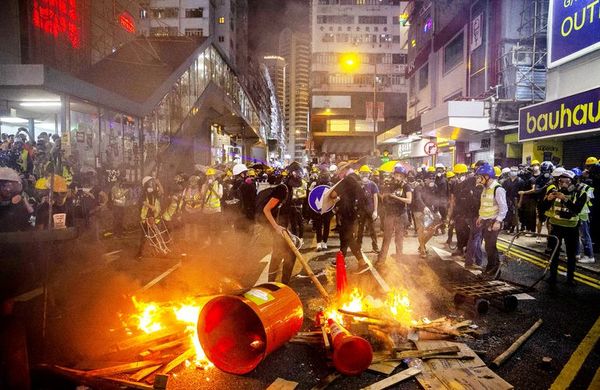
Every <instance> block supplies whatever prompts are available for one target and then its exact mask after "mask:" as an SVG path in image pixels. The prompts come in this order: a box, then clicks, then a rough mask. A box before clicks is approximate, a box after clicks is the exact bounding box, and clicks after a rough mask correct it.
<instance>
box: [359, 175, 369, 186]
mask: <svg viewBox="0 0 600 390" xmlns="http://www.w3.org/2000/svg"><path fill="white" fill-rule="evenodd" d="M360 181H362V182H363V184H367V183H368V182H369V176H362V177H361V178H360Z"/></svg>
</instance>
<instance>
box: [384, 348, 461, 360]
mask: <svg viewBox="0 0 600 390" xmlns="http://www.w3.org/2000/svg"><path fill="white" fill-rule="evenodd" d="M459 351H460V348H458V346H456V345H449V346H444V347H439V348H433V349H419V350H413V351H402V352H400V353H398V354H397V355H396V358H397V359H406V358H423V357H427V356H435V355H440V354H445V353H458V352H459Z"/></svg>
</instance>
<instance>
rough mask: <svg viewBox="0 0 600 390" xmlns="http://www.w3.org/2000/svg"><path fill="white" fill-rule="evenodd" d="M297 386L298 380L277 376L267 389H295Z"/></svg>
mask: <svg viewBox="0 0 600 390" xmlns="http://www.w3.org/2000/svg"><path fill="white" fill-rule="evenodd" d="M296 386H298V383H297V382H292V381H287V380H285V379H281V378H277V379H276V380H275V382H273V383H271V385H270V386H269V387H267V389H266V390H294V389H295V388H296Z"/></svg>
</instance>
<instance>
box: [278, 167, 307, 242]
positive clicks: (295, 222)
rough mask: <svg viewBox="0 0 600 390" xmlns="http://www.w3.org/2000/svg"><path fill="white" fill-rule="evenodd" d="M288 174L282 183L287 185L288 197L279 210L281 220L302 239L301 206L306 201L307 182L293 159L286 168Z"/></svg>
mask: <svg viewBox="0 0 600 390" xmlns="http://www.w3.org/2000/svg"><path fill="white" fill-rule="evenodd" d="M286 171H287V172H288V175H287V176H286V177H285V179H284V184H285V185H286V186H287V187H288V195H289V199H286V201H285V202H284V205H283V206H282V210H281V211H280V214H281V216H280V218H281V222H282V224H283V225H284V226H286V227H287V226H289V227H290V232H291V233H292V234H293V235H294V236H297V237H299V238H300V239H302V237H303V235H304V219H303V215H302V207H303V205H304V202H305V201H306V192H307V189H308V183H307V182H306V180H304V171H303V170H302V166H301V165H300V164H299V163H298V162H296V161H294V162H292V163H291V164H290V165H289V166H288V167H287V168H286Z"/></svg>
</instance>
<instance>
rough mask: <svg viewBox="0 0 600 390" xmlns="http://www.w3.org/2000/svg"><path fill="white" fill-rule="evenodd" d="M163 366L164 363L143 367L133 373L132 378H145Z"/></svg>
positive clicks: (137, 380) (137, 379)
mask: <svg viewBox="0 0 600 390" xmlns="http://www.w3.org/2000/svg"><path fill="white" fill-rule="evenodd" d="M161 367H162V364H157V365H156V366H150V367H146V368H142V369H141V370H139V371H138V372H136V373H135V374H133V375H131V376H130V378H131V379H132V380H134V381H136V382H139V381H142V380H144V379H145V378H146V377H148V376H150V375H152V373H154V372H155V371H156V370H158V369H159V368H161Z"/></svg>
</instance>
